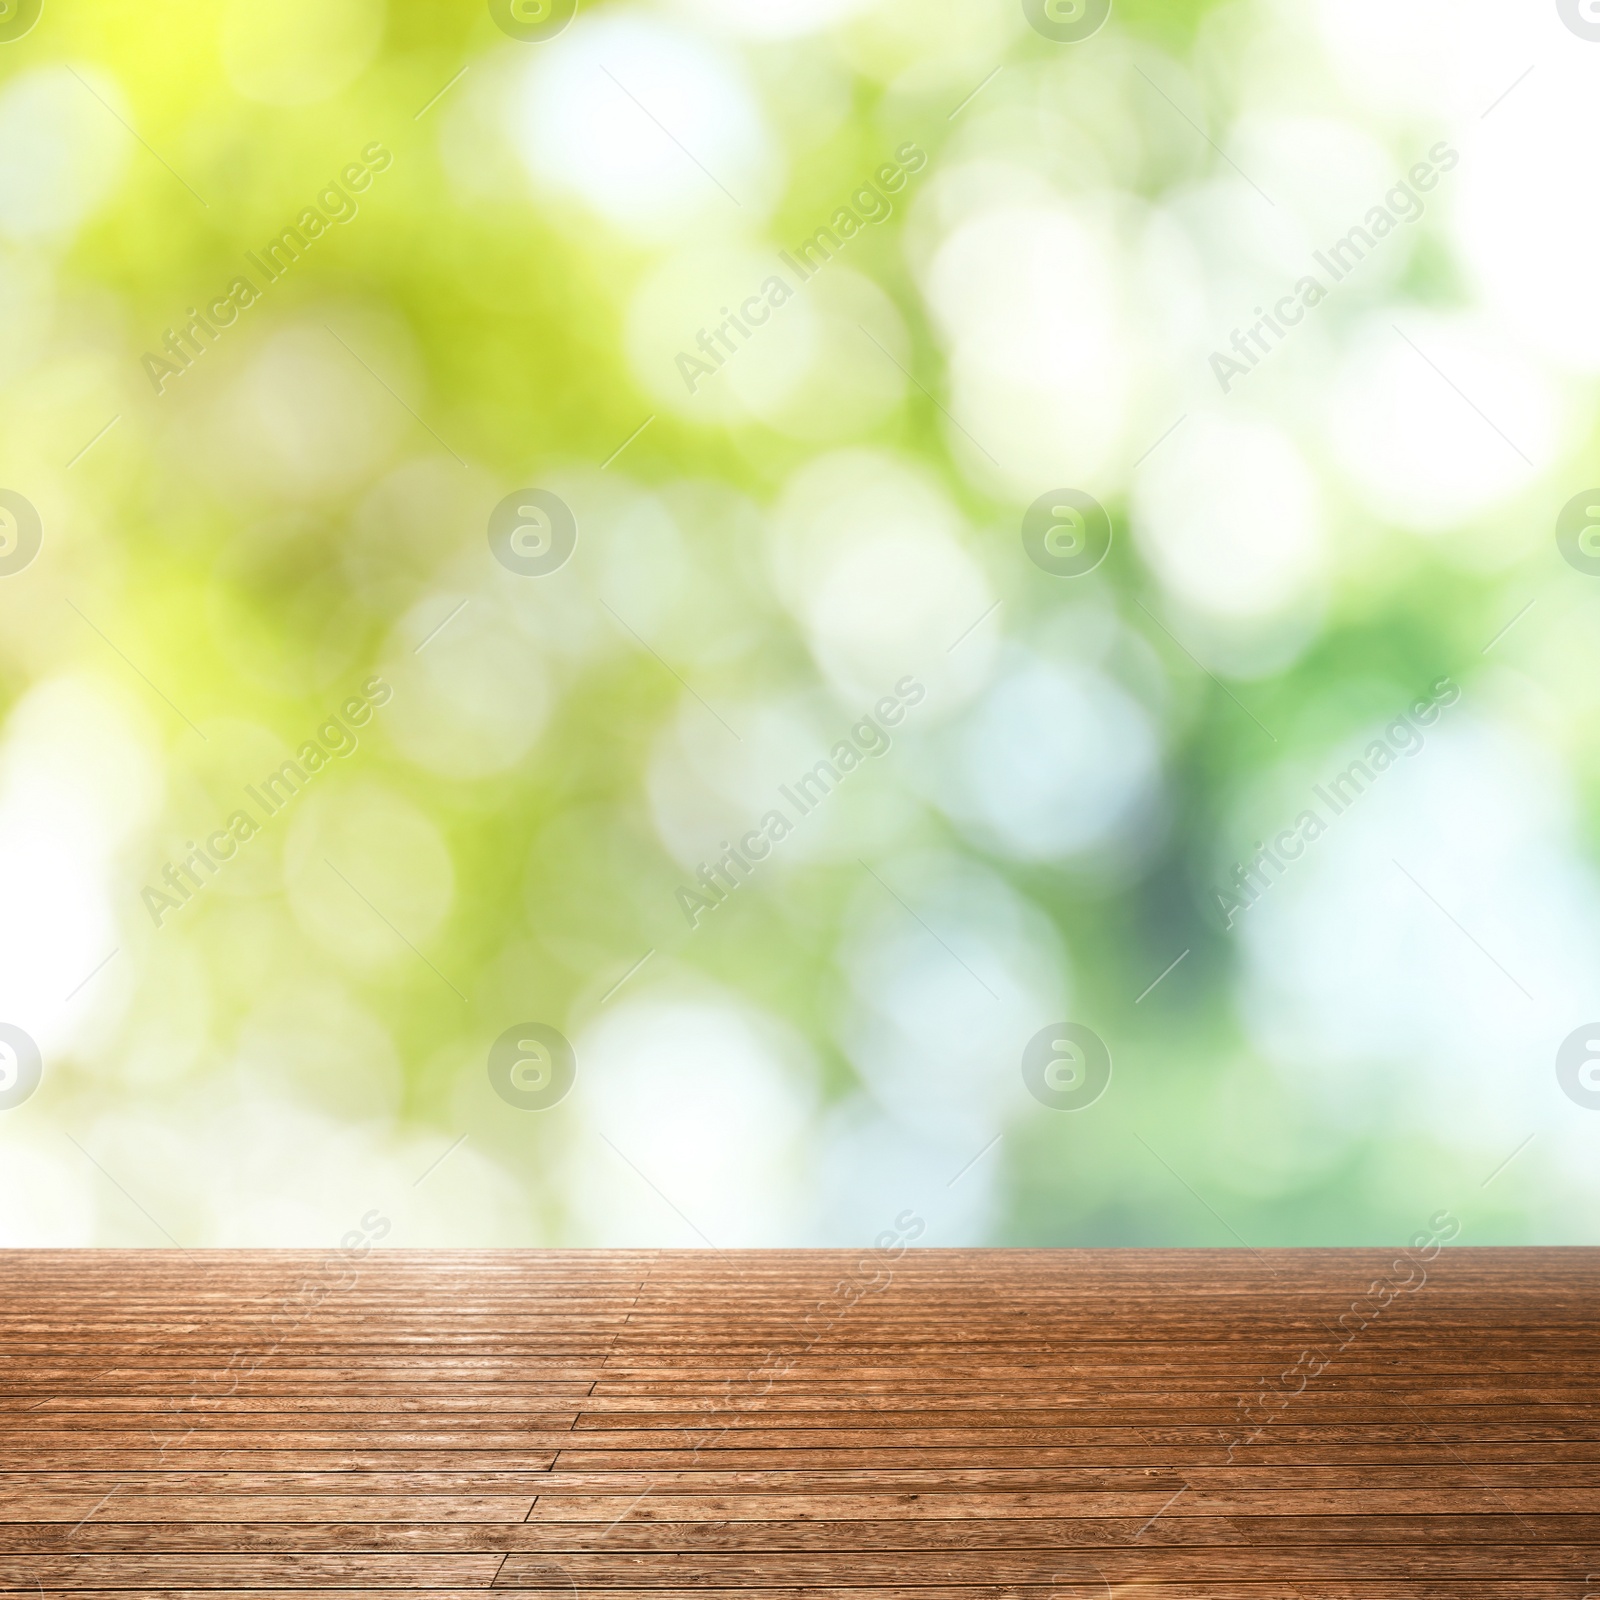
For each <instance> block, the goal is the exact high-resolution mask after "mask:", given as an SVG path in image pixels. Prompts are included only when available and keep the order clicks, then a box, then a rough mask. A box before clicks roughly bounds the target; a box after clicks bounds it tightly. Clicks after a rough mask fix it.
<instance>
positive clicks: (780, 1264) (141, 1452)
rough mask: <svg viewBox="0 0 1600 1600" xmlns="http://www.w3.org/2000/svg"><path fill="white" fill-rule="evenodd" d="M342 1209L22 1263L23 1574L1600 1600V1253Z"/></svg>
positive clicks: (18, 1404)
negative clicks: (458, 1226)
mask: <svg viewBox="0 0 1600 1600" xmlns="http://www.w3.org/2000/svg"><path fill="white" fill-rule="evenodd" d="M1420 1237H1421V1236H1419V1238H1420ZM348 1238H349V1239H350V1240H351V1248H350V1254H348V1255H344V1254H340V1253H338V1252H335V1253H331V1254H327V1255H314V1254H288V1253H279V1252H272V1253H267V1252H206V1253H190V1254H181V1253H179V1252H175V1251H173V1252H142V1251H140V1252H135V1251H125V1252H112V1251H78V1252H65V1251H61V1252H58V1251H33V1252H8V1253H3V1254H0V1319H3V1320H0V1328H3V1332H0V1380H3V1381H0V1418H3V1426H4V1436H3V1439H0V1485H3V1486H0V1517H3V1519H4V1521H3V1523H0V1591H13V1590H14V1591H18V1592H25V1593H29V1594H38V1595H40V1596H44V1597H49V1596H52V1595H57V1594H68V1593H72V1594H83V1593H106V1594H110V1593H112V1592H115V1593H116V1594H117V1595H119V1596H121V1597H123V1600H127V1597H129V1596H136V1595H154V1594H163V1595H170V1594H191V1593H196V1594H197V1593H199V1592H201V1591H205V1592H207V1593H209V1594H212V1595H216V1594H217V1593H218V1592H219V1591H225V1592H227V1593H230V1594H233V1595H238V1596H245V1595H256V1594H265V1593H269V1592H281V1591H283V1590H289V1589H293V1590H298V1591H301V1592H311V1593H328V1594H332V1593H335V1592H337V1593H338V1594H340V1595H341V1596H345V1597H348V1596H351V1595H353V1594H359V1593H363V1592H371V1593H374V1594H376V1593H379V1592H384V1593H389V1592H391V1591H394V1590H397V1589H398V1590H406V1589H418V1590H420V1589H426V1590H430V1591H432V1592H433V1593H434V1594H435V1595H436V1596H440V1597H443V1596H448V1595H463V1594H468V1593H475V1592H479V1591H482V1590H485V1589H489V1588H494V1589H514V1590H520V1591H522V1592H523V1593H524V1594H536V1595H543V1596H552V1597H560V1600H568V1597H571V1596H575V1595H597V1596H608V1595H610V1596H623V1595H629V1596H633V1597H634V1600H642V1597H640V1596H639V1593H638V1592H639V1591H641V1590H649V1591H651V1592H652V1595H653V1596H654V1600H663V1597H665V1596H669V1595H683V1596H688V1595H694V1596H696V1597H697V1600H717V1597H718V1596H719V1595H727V1596H730V1597H731V1596H732V1595H734V1594H735V1593H741V1592H745V1591H750V1590H761V1591H768V1590H772V1591H782V1592H784V1593H785V1594H787V1595H789V1596H792V1597H795V1600H798V1597H799V1596H801V1595H816V1594H822V1593H825V1592H826V1593H837V1592H839V1591H841V1590H847V1591H848V1590H856V1589H860V1590H870V1591H871V1597H872V1600H898V1597H909V1596H913V1595H915V1596H920V1597H923V1600H958V1597H961V1596H969V1595H988V1596H996V1595H1014V1596H1018V1597H1021V1596H1028V1597H1032V1600H1046V1597H1047V1596H1050V1595H1055V1596H1061V1597H1063V1600H1065V1597H1069V1596H1083V1597H1093V1600H1105V1597H1106V1596H1115V1597H1117V1600H1125V1597H1132V1596H1142V1597H1146V1600H1199V1597H1201V1596H1204V1597H1208V1600H1216V1597H1225V1596H1235V1595H1237V1596H1249V1597H1252V1600H1296V1597H1298V1600H1336V1597H1345V1596H1351V1597H1354V1596H1360V1597H1363V1600H1379V1597H1382V1600H1405V1597H1423V1596H1427V1597H1435V1596H1440V1597H1442V1596H1450V1597H1456V1596H1461V1597H1468V1596H1470V1597H1473V1600H1490V1597H1495V1596H1506V1597H1513V1596H1514V1597H1517V1600H1532V1597H1534V1596H1539V1597H1546V1596H1550V1597H1556V1596H1559V1597H1562V1600H1582V1597H1583V1596H1584V1595H1586V1594H1588V1593H1589V1592H1590V1591H1591V1590H1594V1591H1595V1592H1596V1593H1597V1594H1600V1381H1597V1357H1600V1324H1597V1312H1600V1251H1596V1250H1577V1249H1571V1250H1525V1251H1501V1250H1466V1249H1458V1248H1454V1247H1452V1246H1449V1245H1441V1244H1439V1243H1437V1242H1434V1243H1431V1244H1429V1245H1427V1246H1425V1247H1421V1248H1413V1249H1411V1250H1409V1251H1407V1252H1395V1251H1389V1252H1383V1253H1378V1252H1372V1251H1325V1252H1311V1251H1305V1252H1300V1251H1263V1252H1253V1251H1199V1250H1192V1251H1191V1250H1186V1251H1096V1252H1088V1251H1003V1252H1002V1251H933V1250H928V1251H922V1250H917V1249H914V1248H913V1249H906V1248H905V1247H904V1245H903V1243H901V1242H900V1241H899V1240H898V1239H896V1238H895V1237H894V1236H893V1235H888V1234H886V1235H884V1236H882V1238H883V1240H884V1244H883V1247H882V1248H880V1249H873V1250H868V1251H865V1252H862V1253H856V1254H839V1253H831V1252H830V1253H812V1252H769V1253H754V1252H749V1253H731V1254H713V1253H710V1252H706V1253H703V1254H689V1253H680V1252H605V1253H600V1252H594V1253H590V1252H570V1251H563V1252H471V1251H468V1252H459V1251H456V1252H449V1253H443V1252H441V1253H410V1252H398V1251H395V1252H391V1251H385V1250H383V1249H382V1248H381V1247H380V1248H373V1249H370V1251H369V1252H368V1253H366V1254H365V1255H361V1254H358V1253H357V1251H358V1250H367V1249H368V1246H367V1245H366V1243H365V1241H364V1240H363V1239H362V1236H361V1235H358V1234H352V1235H349V1236H348ZM1430 1256H1431V1257H1432V1259H1428V1257H1430ZM1590 1573H1594V1574H1595V1577H1594V1579H1593V1580H1592V1581H1590V1580H1589V1578H1588V1575H1589V1574H1590ZM863 1600H867V1597H866V1596H863Z"/></svg>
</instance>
